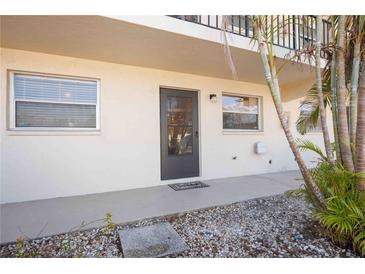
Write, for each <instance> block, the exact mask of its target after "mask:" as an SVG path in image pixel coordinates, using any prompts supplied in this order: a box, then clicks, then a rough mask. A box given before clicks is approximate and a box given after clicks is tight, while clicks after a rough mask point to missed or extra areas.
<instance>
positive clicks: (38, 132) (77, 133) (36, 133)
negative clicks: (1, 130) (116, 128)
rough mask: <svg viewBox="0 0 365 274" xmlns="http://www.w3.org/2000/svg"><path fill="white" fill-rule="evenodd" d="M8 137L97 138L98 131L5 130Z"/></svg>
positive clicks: (99, 132)
mask: <svg viewBox="0 0 365 274" xmlns="http://www.w3.org/2000/svg"><path fill="white" fill-rule="evenodd" d="M6 135H8V136H98V135H101V131H100V130H24V129H22V130H19V129H12V130H9V129H8V130H7V131H6Z"/></svg>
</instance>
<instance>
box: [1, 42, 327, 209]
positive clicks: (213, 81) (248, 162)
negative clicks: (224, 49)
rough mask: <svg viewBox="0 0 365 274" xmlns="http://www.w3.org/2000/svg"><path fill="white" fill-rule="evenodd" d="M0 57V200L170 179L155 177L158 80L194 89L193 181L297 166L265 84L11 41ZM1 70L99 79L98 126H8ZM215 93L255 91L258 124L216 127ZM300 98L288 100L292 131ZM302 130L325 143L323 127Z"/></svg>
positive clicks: (119, 187) (161, 83)
mask: <svg viewBox="0 0 365 274" xmlns="http://www.w3.org/2000/svg"><path fill="white" fill-rule="evenodd" d="M0 60H1V100H0V101H1V114H0V117H1V137H0V138H1V139H0V140H1V203H8V202H18V201H25V200H35V199H45V198H52V197H60V196H70V195H81V194H88V193H97V192H107V191H116V190H123V189H130V188H140V187H149V186H155V185H161V184H167V183H168V181H161V180H160V120H159V119H160V117H159V87H160V86H168V87H177V88H186V89H196V90H198V91H199V123H200V173H201V177H200V179H212V178H224V177H233V176H242V175H249V174H259V173H267V172H276V171H283V170H292V169H297V166H296V163H295V162H294V160H293V159H294V158H293V156H292V154H291V152H290V150H289V147H288V145H287V142H286V140H285V137H284V134H283V132H282V130H281V126H280V123H279V121H278V119H277V118H276V112H275V109H274V106H273V103H272V100H271V98H270V94H269V92H268V89H267V87H266V85H259V84H253V83H246V82H238V81H231V80H223V79H218V78H210V77H203V76H196V75H190V74H182V73H176V72H169V71H162V70H155V69H147V68H141V67H133V66H126V65H118V64H112V63H105V62H97V61H91V60H85V59H77V58H70V57H63V56H56V55H48V54H41V53H34V52H27V51H19V50H13V49H1V59H0ZM8 69H13V70H23V71H30V72H41V73H53V74H61V75H71V76H84V77H91V78H99V79H100V80H101V101H100V104H101V131H100V132H99V133H44V132H43V133H39V132H27V133H19V132H11V131H7V128H6V123H7V108H6V102H7V100H8V96H7V70H8ZM284 91H285V92H293V93H295V92H296V91H297V89H296V88H295V87H288V88H287V90H284ZM222 92H229V93H238V94H247V95H258V96H262V97H263V114H264V117H263V127H264V130H263V132H258V133H236V134H232V133H231V134H227V133H225V132H223V130H222V110H221V95H222ZM210 93H215V94H217V95H218V102H217V103H211V102H210V100H209V94H210ZM288 97H291V96H288ZM299 100H300V99H298V98H296V97H295V96H294V98H288V99H287V100H286V103H285V106H286V110H288V111H290V112H291V114H290V123H291V126H292V128H293V130H294V129H295V120H296V118H297V114H298V110H297V108H298V105H299ZM308 138H310V139H312V140H313V141H315V142H316V143H318V144H320V143H322V137H321V135H320V134H309V135H308ZM257 141H262V142H264V143H265V144H267V147H268V152H267V153H266V154H265V155H256V154H254V143H255V142H257ZM233 156H237V159H236V160H233V159H232V157H233ZM312 159H313V157H312V155H310V154H308V155H306V160H307V161H310V160H312ZM270 160H272V163H271V164H270V163H269V161H270ZM189 180H191V178H190V179H189ZM176 181H183V180H175V182H176Z"/></svg>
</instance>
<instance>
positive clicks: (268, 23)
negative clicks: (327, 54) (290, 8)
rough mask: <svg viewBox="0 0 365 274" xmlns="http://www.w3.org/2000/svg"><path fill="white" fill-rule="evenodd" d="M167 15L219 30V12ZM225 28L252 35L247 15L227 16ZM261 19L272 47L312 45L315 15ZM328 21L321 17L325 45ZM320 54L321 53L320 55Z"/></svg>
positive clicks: (250, 22) (328, 35)
mask: <svg viewBox="0 0 365 274" xmlns="http://www.w3.org/2000/svg"><path fill="white" fill-rule="evenodd" d="M169 16H171V17H174V18H177V19H180V20H184V21H188V22H192V23H196V24H199V25H203V26H207V27H210V28H213V29H221V27H222V15H169ZM227 18H228V26H227V28H226V30H227V31H228V32H230V33H234V34H237V35H240V36H244V37H248V38H253V37H254V29H253V26H252V20H251V15H229V16H228V17H227ZM265 19H266V20H264V32H266V33H267V34H268V35H267V37H270V39H272V43H273V44H274V45H276V46H280V47H283V48H287V49H290V50H301V49H303V48H308V46H311V45H313V44H314V42H315V40H316V17H315V16H312V15H306V16H299V15H268V16H265ZM330 27H331V25H330V23H329V22H328V21H326V20H323V38H322V43H323V44H324V45H327V44H328V43H329V41H330V39H331V30H330ZM322 57H323V56H322Z"/></svg>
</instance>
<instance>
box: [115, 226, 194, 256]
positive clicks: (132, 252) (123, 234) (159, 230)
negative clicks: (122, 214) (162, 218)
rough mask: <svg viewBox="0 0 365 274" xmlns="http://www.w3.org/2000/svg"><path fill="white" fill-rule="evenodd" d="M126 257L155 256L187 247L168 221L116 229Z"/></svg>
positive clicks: (172, 252) (179, 250)
mask: <svg viewBox="0 0 365 274" xmlns="http://www.w3.org/2000/svg"><path fill="white" fill-rule="evenodd" d="M118 234H119V239H120V242H121V244H122V250H123V254H124V257H126V258H151V257H153V258H155V257H164V256H167V255H172V254H177V253H181V252H183V251H185V250H187V249H189V247H188V246H187V245H186V243H185V242H184V240H183V239H182V238H181V237H180V236H179V234H177V232H176V231H175V230H174V229H173V227H172V226H171V225H170V224H169V223H158V224H154V225H149V226H143V227H137V228H129V229H122V230H119V231H118Z"/></svg>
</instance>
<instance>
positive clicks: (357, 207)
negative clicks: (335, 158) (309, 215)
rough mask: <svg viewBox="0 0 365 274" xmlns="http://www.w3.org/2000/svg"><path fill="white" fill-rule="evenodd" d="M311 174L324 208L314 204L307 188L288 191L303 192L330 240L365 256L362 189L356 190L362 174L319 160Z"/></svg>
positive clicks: (364, 208) (364, 204)
mask: <svg viewBox="0 0 365 274" xmlns="http://www.w3.org/2000/svg"><path fill="white" fill-rule="evenodd" d="M311 173H312V176H313V178H314V180H315V182H316V184H317V185H318V187H319V189H320V190H321V192H322V193H323V195H324V196H325V199H326V208H325V209H323V208H319V207H317V206H316V203H315V200H314V198H313V197H312V196H311V195H310V192H309V191H307V190H306V189H301V190H296V191H291V192H290V193H288V194H289V195H304V196H305V197H306V198H307V200H309V201H310V202H311V204H312V206H313V213H314V217H315V218H316V219H317V220H318V221H319V223H320V224H321V225H322V226H323V227H324V228H325V229H326V230H327V231H328V232H329V235H330V237H331V238H332V240H333V241H335V242H337V243H339V244H340V245H343V246H351V247H352V249H353V250H358V251H359V253H360V254H361V255H362V256H365V192H364V191H362V192H359V191H357V189H356V183H357V181H358V180H359V178H360V177H361V176H362V174H360V173H355V172H350V171H347V170H346V169H345V168H344V167H343V166H341V165H336V166H332V165H330V164H329V163H327V162H325V161H324V162H320V163H319V164H318V165H317V167H315V168H314V169H312V170H311Z"/></svg>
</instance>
